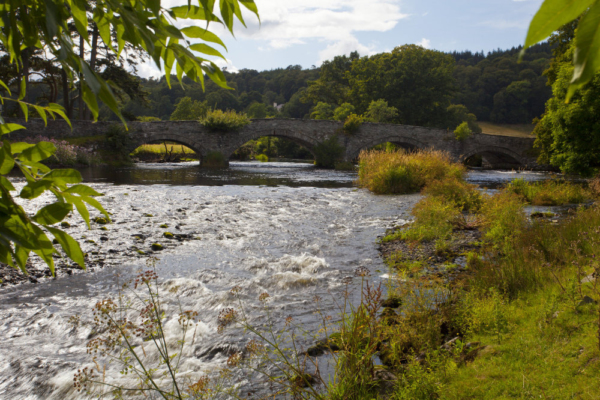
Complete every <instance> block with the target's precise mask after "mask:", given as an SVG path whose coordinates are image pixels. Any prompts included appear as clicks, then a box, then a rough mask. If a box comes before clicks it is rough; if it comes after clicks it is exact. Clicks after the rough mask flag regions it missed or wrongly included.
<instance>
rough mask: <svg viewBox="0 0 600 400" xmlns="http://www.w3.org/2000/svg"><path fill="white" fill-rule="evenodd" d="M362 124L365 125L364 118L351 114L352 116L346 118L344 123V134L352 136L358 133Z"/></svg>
mask: <svg viewBox="0 0 600 400" xmlns="http://www.w3.org/2000/svg"><path fill="white" fill-rule="evenodd" d="M362 123H363V117H361V116H360V115H356V114H350V115H348V117H347V118H346V121H345V122H344V132H345V133H347V134H348V135H352V134H354V133H356V132H358V130H359V128H360V126H361V125H362Z"/></svg>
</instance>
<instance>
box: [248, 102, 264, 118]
mask: <svg viewBox="0 0 600 400" xmlns="http://www.w3.org/2000/svg"><path fill="white" fill-rule="evenodd" d="M248 117H250V118H266V117H267V106H266V105H265V104H264V103H256V102H255V103H252V104H251V105H250V107H248Z"/></svg>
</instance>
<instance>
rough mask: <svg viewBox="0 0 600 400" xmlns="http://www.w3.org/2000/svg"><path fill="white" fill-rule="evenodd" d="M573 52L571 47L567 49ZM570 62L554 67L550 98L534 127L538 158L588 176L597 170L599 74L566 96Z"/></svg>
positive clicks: (571, 66) (568, 171) (570, 69)
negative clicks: (554, 77)
mask: <svg viewBox="0 0 600 400" xmlns="http://www.w3.org/2000/svg"><path fill="white" fill-rule="evenodd" d="M573 51H575V46H573V47H572V48H571V50H570V51H568V53H569V54H572V52H573ZM573 69H574V67H573V64H572V63H571V61H570V60H569V59H568V57H567V59H566V60H565V61H563V62H561V63H559V64H558V65H556V66H555V71H556V79H555V81H554V84H553V85H552V92H553V94H554V97H553V98H551V99H550V100H548V102H547V103H546V113H545V114H544V116H543V117H542V118H541V120H540V121H539V122H538V124H537V125H536V127H535V130H534V134H536V137H537V139H536V146H537V147H539V148H540V157H539V161H540V162H543V163H549V164H551V165H554V166H556V167H559V168H560V169H561V170H562V171H563V172H566V173H579V174H582V175H584V176H591V175H593V174H597V173H598V172H599V171H600V158H598V154H600V112H599V111H598V110H600V73H597V74H596V75H595V77H594V78H593V79H592V80H591V81H590V82H588V83H587V84H585V85H583V86H581V87H580V88H579V90H577V91H576V92H575V93H574V94H573V95H572V97H571V99H570V101H569V103H566V99H567V98H568V95H569V90H570V88H571V87H572V86H571V85H572V83H571V79H572V76H573Z"/></svg>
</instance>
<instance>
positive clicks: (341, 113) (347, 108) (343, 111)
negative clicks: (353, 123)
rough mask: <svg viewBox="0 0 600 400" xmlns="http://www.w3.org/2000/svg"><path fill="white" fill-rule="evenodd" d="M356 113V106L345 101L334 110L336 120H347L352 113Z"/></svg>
mask: <svg viewBox="0 0 600 400" xmlns="http://www.w3.org/2000/svg"><path fill="white" fill-rule="evenodd" d="M353 113H354V106H353V105H352V104H350V103H343V104H342V105H340V106H339V107H337V108H336V109H335V110H333V119H335V120H336V121H346V118H348V116H349V115H350V114H353Z"/></svg>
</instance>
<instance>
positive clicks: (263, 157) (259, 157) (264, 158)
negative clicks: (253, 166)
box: [254, 154, 269, 162]
mask: <svg viewBox="0 0 600 400" xmlns="http://www.w3.org/2000/svg"><path fill="white" fill-rule="evenodd" d="M254 158H255V159H256V160H257V161H260V162H268V161H269V157H267V156H266V155H265V154H259V155H257V156H256V157H254Z"/></svg>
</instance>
